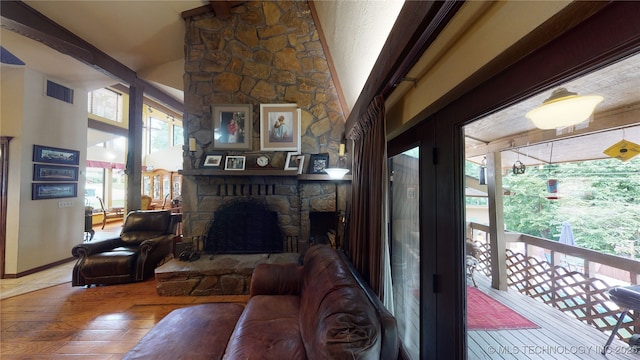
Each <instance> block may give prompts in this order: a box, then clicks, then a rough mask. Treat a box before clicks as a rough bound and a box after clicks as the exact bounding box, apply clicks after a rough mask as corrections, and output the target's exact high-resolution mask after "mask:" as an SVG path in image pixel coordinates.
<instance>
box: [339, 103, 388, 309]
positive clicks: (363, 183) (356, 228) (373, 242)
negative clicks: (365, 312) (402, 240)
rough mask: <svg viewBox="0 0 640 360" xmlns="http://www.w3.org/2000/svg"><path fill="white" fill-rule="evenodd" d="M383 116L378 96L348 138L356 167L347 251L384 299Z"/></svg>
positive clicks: (384, 160)
mask: <svg viewBox="0 0 640 360" xmlns="http://www.w3.org/2000/svg"><path fill="white" fill-rule="evenodd" d="M384 113H385V109H384V99H383V98H382V96H376V97H375V98H374V99H373V101H372V102H371V104H370V105H369V109H368V110H367V113H366V114H365V115H364V116H363V117H362V118H361V119H360V120H359V121H358V122H357V123H356V124H355V125H354V127H353V129H352V130H351V132H350V133H349V135H348V137H349V138H350V139H351V140H353V146H354V151H353V162H354V166H353V172H352V174H353V179H352V182H351V186H352V188H351V214H350V216H349V217H350V220H349V235H348V236H349V237H348V244H347V250H348V252H349V256H350V257H351V260H352V261H353V264H354V265H355V267H356V269H357V270H358V271H359V272H360V274H362V276H363V277H364V278H365V280H366V281H367V282H368V283H369V286H370V287H371V289H373V291H375V292H376V294H378V296H379V297H381V298H382V297H383V286H382V260H383V253H384V252H383V246H384V239H385V238H386V236H385V234H386V225H385V221H384V219H385V218H386V216H385V207H384V204H385V196H386V195H385V189H386V181H387V142H386V134H385V122H384Z"/></svg>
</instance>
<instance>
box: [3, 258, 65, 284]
mask: <svg viewBox="0 0 640 360" xmlns="http://www.w3.org/2000/svg"><path fill="white" fill-rule="evenodd" d="M73 260H75V258H74V257H69V258H66V259H63V260H58V261H56V262H53V263H51V264H47V265H42V266H38V267H37V268H33V269H29V270H26V271H22V272H19V273H17V274H4V276H3V277H2V278H3V279H17V278H21V277H23V276H27V275H31V274H35V273H37V272H40V271H43V270H48V269H51V268H54V267H56V266H58V265H62V264H66V263H68V262H69V261H73Z"/></svg>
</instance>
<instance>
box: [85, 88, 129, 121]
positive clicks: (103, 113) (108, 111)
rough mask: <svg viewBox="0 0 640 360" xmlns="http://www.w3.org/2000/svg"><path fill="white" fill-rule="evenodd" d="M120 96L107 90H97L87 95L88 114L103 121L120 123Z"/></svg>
mask: <svg viewBox="0 0 640 360" xmlns="http://www.w3.org/2000/svg"><path fill="white" fill-rule="evenodd" d="M121 108H122V104H121V96H120V94H118V93H117V92H115V91H111V90H109V89H98V90H94V91H92V92H90V93H89V112H90V113H91V114H94V115H98V116H100V117H103V118H105V119H109V120H113V121H118V122H120V121H122V116H121V115H120V114H121Z"/></svg>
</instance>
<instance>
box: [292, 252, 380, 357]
mask: <svg viewBox="0 0 640 360" xmlns="http://www.w3.org/2000/svg"><path fill="white" fill-rule="evenodd" d="M300 314H301V318H300V332H301V335H302V339H303V341H304V344H305V347H306V349H307V354H309V357H310V358H311V354H313V356H314V357H313V358H316V359H377V358H379V356H380V342H381V337H380V331H381V330H380V322H379V321H378V317H377V314H376V311H375V308H374V307H373V306H372V305H371V303H370V302H369V299H368V298H367V296H366V294H365V293H364V291H363V290H362V288H360V286H359V285H358V284H357V282H356V281H355V279H354V278H353V276H352V275H351V273H350V272H349V270H348V267H347V266H346V264H345V263H344V262H343V260H342V259H341V258H340V256H339V255H338V253H337V252H336V251H335V250H333V249H332V248H330V247H328V246H327V247H313V248H311V249H310V250H309V251H307V254H306V255H305V265H304V269H303V286H302V293H301V298H300Z"/></svg>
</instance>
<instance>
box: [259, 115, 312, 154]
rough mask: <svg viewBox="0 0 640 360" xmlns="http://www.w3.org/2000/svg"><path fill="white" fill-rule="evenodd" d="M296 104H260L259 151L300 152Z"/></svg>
mask: <svg viewBox="0 0 640 360" xmlns="http://www.w3.org/2000/svg"><path fill="white" fill-rule="evenodd" d="M297 106H298V105H297V104H260V150H261V151H297V152H300V119H301V114H302V112H301V110H300V109H298V108H297Z"/></svg>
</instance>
